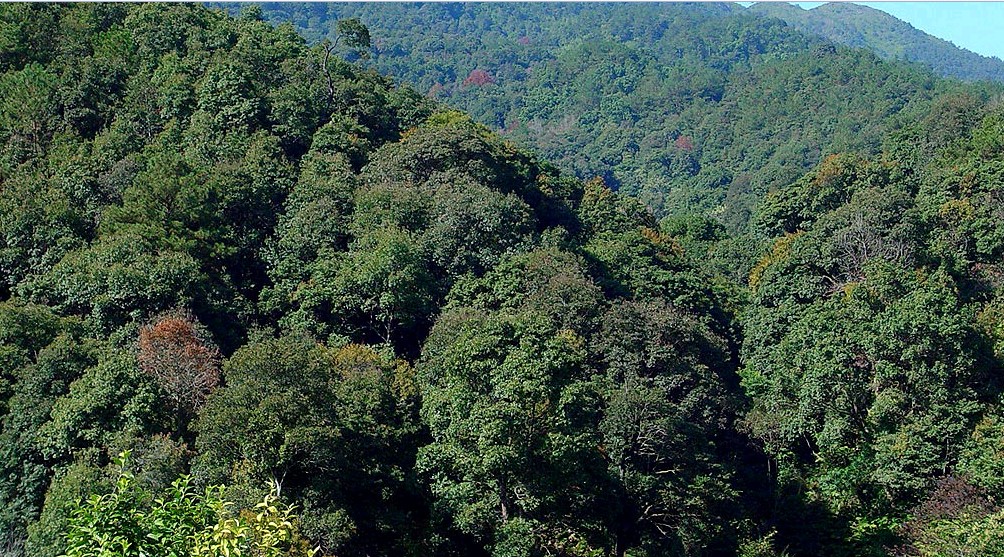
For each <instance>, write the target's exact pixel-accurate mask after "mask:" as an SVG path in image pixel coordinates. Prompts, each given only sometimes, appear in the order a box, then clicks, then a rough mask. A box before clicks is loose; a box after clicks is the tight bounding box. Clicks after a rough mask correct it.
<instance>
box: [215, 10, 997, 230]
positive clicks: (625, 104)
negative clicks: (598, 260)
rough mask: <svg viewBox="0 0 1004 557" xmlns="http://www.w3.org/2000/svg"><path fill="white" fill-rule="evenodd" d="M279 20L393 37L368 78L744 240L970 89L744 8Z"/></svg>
mask: <svg viewBox="0 0 1004 557" xmlns="http://www.w3.org/2000/svg"><path fill="white" fill-rule="evenodd" d="M224 6H227V5H224ZM229 7H230V8H231V9H236V7H235V6H234V5H229ZM262 7H263V10H264V13H265V14H266V17H267V18H268V19H269V20H270V21H273V22H274V23H279V22H292V23H293V24H294V25H295V26H296V28H297V29H298V30H299V31H300V32H301V33H303V34H304V36H305V37H307V38H308V39H310V40H313V41H318V40H321V39H323V38H325V37H327V36H328V35H329V33H331V30H332V29H333V22H334V21H336V20H338V19H343V18H359V19H360V20H361V21H362V22H363V23H364V24H366V25H367V26H368V27H369V28H370V30H371V31H372V33H373V36H374V37H375V39H374V41H373V49H372V52H371V56H370V58H369V60H368V61H364V62H363V63H364V64H365V65H367V66H368V67H372V68H375V69H377V70H378V71H380V72H381V73H384V74H386V75H391V76H394V77H396V78H398V79H400V80H401V81H403V82H405V83H409V84H411V85H413V86H415V87H416V88H418V90H419V91H423V92H427V93H429V94H430V95H431V96H433V97H435V98H438V99H442V100H444V101H446V102H448V103H449V104H451V105H453V106H457V107H459V108H462V109H463V110H465V111H467V112H468V113H470V114H471V115H472V116H473V117H474V119H475V120H477V121H479V122H481V123H483V124H486V125H488V126H489V127H491V128H493V129H495V130H498V131H499V132H500V133H502V134H504V135H505V137H507V138H511V139H512V140H514V141H516V142H517V143H518V144H520V145H522V146H525V147H530V148H532V149H534V150H536V151H537V152H539V153H541V154H542V156H543V157H544V158H546V159H547V160H549V161H551V162H553V163H555V164H557V165H558V166H559V167H560V168H562V169H563V170H565V171H567V172H570V173H573V174H574V175H577V176H578V177H580V178H583V179H589V178H592V177H595V176H600V177H602V178H603V179H604V181H605V183H606V184H607V185H608V186H609V187H611V188H613V189H618V190H621V191H624V192H626V193H628V194H631V195H633V196H636V197H637V198H639V199H641V200H642V201H643V202H644V203H645V204H646V205H648V206H649V207H651V208H652V209H653V210H654V211H655V212H656V215H658V216H660V217H661V216H665V215H683V214H687V213H693V212H700V213H702V214H710V215H713V216H714V217H715V218H716V219H717V220H719V221H721V222H723V223H724V224H725V225H726V226H727V227H728V228H729V230H731V231H739V230H745V229H746V228H747V226H748V221H749V218H750V215H751V214H752V211H753V210H755V207H756V205H757V203H758V202H759V200H760V199H761V198H762V197H763V196H764V195H765V194H766V193H767V192H770V191H775V190H778V189H781V188H783V187H784V186H786V185H787V184H790V183H791V182H793V181H794V180H795V179H797V178H798V177H799V176H801V175H802V174H804V173H805V172H807V171H808V170H810V169H811V168H812V167H813V166H815V165H816V164H818V163H819V162H821V161H822V160H823V158H825V157H826V156H828V155H832V154H838V153H842V152H847V151H853V152H861V153H868V154H871V155H874V154H877V153H878V152H879V150H880V146H881V143H882V139H883V137H884V136H885V134H886V133H887V132H888V131H890V130H892V129H896V128H898V127H899V126H900V125H901V123H902V120H904V119H906V120H911V119H914V118H916V117H917V115H918V114H920V113H923V112H924V111H925V110H926V107H927V106H928V105H929V103H930V102H931V100H932V99H933V98H934V97H936V96H938V95H939V94H942V93H944V92H947V91H950V90H952V89H956V88H959V87H960V86H959V84H957V83H954V82H951V81H945V80H939V79H937V78H936V77H935V75H934V74H933V73H931V72H930V71H929V70H924V69H923V68H922V67H921V66H919V65H909V64H906V63H905V62H904V63H886V62H883V61H882V60H881V59H880V58H879V57H878V56H876V55H874V54H873V53H872V52H869V51H868V50H864V49H853V48H844V47H842V46H835V45H834V44H833V43H830V42H828V41H827V40H826V39H823V38H820V37H819V36H817V35H815V34H812V33H809V34H803V33H802V32H799V31H798V30H796V28H794V27H791V26H789V25H787V24H786V23H785V22H784V21H782V20H780V19H775V18H771V17H763V16H761V15H760V14H759V12H758V11H755V10H753V9H752V8H751V9H746V8H743V7H741V6H739V5H736V4H725V3H700V4H682V3H536V4H534V3H505V4H491V3H465V4H452V3H395V4H391V5H384V4H379V3H349V4H327V3H311V4H279V3H266V4H263V5H262ZM793 9H797V8H793ZM984 88H985V89H986V90H987V92H986V93H985V94H988V95H992V94H999V93H1000V91H1001V87H1000V86H986V87H984ZM966 90H970V91H975V89H974V88H972V87H969V88H966Z"/></svg>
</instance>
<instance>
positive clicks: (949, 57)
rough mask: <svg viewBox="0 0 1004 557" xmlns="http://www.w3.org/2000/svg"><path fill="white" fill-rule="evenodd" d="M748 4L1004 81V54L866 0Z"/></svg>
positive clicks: (865, 44) (966, 74)
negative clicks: (988, 52) (971, 46)
mask: <svg viewBox="0 0 1004 557" xmlns="http://www.w3.org/2000/svg"><path fill="white" fill-rule="evenodd" d="M747 10H748V11H749V12H750V13H754V14H759V15H761V16H766V17H774V18H778V19H781V20H782V21H784V22H786V23H787V24H789V25H791V26H792V27H794V28H795V29H797V30H799V31H802V32H804V33H808V34H811V35H815V36H819V37H823V38H825V39H828V40H830V41H833V42H835V43H838V44H842V45H846V46H850V47H855V48H867V49H869V50H871V51H872V52H875V53H876V54H877V55H878V56H879V57H881V58H883V59H886V60H905V61H908V62H918V63H921V64H924V65H926V66H927V67H929V68H931V69H932V70H934V71H935V72H937V73H938V74H940V75H943V76H946V77H956V78H959V79H963V80H966V81H977V80H991V81H998V82H1000V81H1004V60H1001V59H1000V58H996V57H990V56H983V55H981V54H978V53H976V52H972V51H970V50H968V49H965V48H963V47H960V46H958V45H956V44H954V43H952V42H950V41H947V40H945V39H942V38H940V37H937V36H934V35H931V34H930V33H926V32H924V31H922V30H920V29H917V28H915V27H913V26H912V25H910V24H909V23H908V22H906V21H903V20H901V19H898V18H896V17H895V16H892V15H890V14H887V13H886V12H883V11H881V10H877V9H875V8H870V7H868V6H862V5H859V4H853V3H850V2H829V3H826V4H822V5H820V6H817V7H815V8H812V9H810V10H805V9H802V8H800V7H799V6H796V5H794V4H789V3H784V2H758V3H755V4H753V5H752V6H750V7H749V8H747Z"/></svg>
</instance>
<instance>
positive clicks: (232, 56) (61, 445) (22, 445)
mask: <svg viewBox="0 0 1004 557" xmlns="http://www.w3.org/2000/svg"><path fill="white" fill-rule="evenodd" d="M498 8H499V9H502V8H503V7H502V6H499V7H498ZM437 9H438V8H437ZM702 9H707V10H721V8H716V7H713V6H712V7H708V8H702ZM500 13H502V12H500ZM708 13H713V12H708ZM570 21H571V20H570ZM0 26H2V29H3V33H0V37H3V40H4V41H6V43H5V44H4V46H3V49H2V56H0V71H2V74H0V92H2V93H3V94H2V95H0V136H2V138H3V150H2V152H0V533H2V534H3V536H4V537H3V538H0V541H2V543H3V544H4V546H3V551H4V552H5V553H7V554H9V555H18V556H20V555H29V556H31V557H35V556H39V557H42V556H52V557H56V556H59V555H64V554H65V555H68V556H70V557H83V556H92V555H101V557H109V556H114V557H119V556H122V557H126V556H129V557H133V556H139V555H157V556H160V555H165V556H168V555H173V556H175V557H178V556H185V557H188V556H192V557H194V556H199V557H203V556H209V555H213V556H216V555H219V554H220V552H221V551H223V549H221V548H223V547H227V548H231V549H239V550H240V551H242V553H243V554H245V555H248V554H252V555H269V556H279V555H285V556H294V557H303V556H307V555H312V554H313V555H322V556H334V555H338V556H359V557H362V556H371V557H375V556H412V555H416V556H417V555H440V556H444V557H446V556H454V555H465V556H493V557H516V556H526V557H530V556H534V557H536V556H541V557H542V556H544V555H563V556H599V555H611V556H617V557H622V556H632V557H644V556H652V557H654V556H661V555H688V556H708V555H723V556H724V555H743V556H749V557H753V556H771V555H774V556H780V555H798V556H818V555H835V556H844V555H846V556H851V555H855V556H859V555H904V556H905V555H921V556H924V557H933V556H940V555H946V554H952V555H981V556H988V555H989V556H993V555H999V554H1000V548H1002V547H1004V528H1002V527H1001V524H1002V522H1004V507H1002V506H1001V501H1002V500H1004V491H1002V490H1004V485H1002V483H1001V481H1000V478H1001V477H1002V475H1004V456H1002V455H1004V425H1002V420H1004V417H1002V413H1004V407H1002V403H1001V380H1000V377H1001V372H1002V371H1004V369H1002V368H1004V365H1002V363H1004V325H1002V323H1004V279H1002V277H1004V266H1002V257H1004V225H1002V223H1004V219H1002V218H1001V217H1002V216H1004V214H1002V213H1001V207H1004V193H1002V192H1004V185H1002V184H1004V179H1002V178H1004V177H1002V171H1004V170H1002V169H1004V124H1002V122H1004V108H1002V106H1001V104H1000V103H999V102H993V101H988V99H987V94H986V91H984V90H981V89H978V88H972V89H966V88H965V87H963V86H959V91H957V92H955V93H953V94H940V95H937V96H935V97H934V98H933V101H928V100H926V99H927V96H929V95H933V89H932V90H930V91H928V90H927V89H923V88H922V90H921V92H919V93H918V95H919V98H920V101H917V102H916V103H915V105H914V108H913V109H912V111H911V113H910V114H911V116H910V117H909V118H907V114H902V115H901V116H902V118H903V119H902V121H901V125H899V126H897V129H896V131H895V132H893V133H881V134H880V133H879V130H876V131H875V133H876V134H879V135H878V136H877V139H876V141H877V143H876V145H875V146H874V147H873V148H862V150H861V151H860V152H853V151H848V152H844V153H839V154H835V155H833V156H830V157H827V158H825V159H824V160H823V161H822V163H821V164H819V165H816V166H815V167H814V168H812V169H810V170H809V172H807V173H801V174H799V175H798V176H797V177H796V178H794V179H792V180H791V181H790V182H785V183H783V184H781V185H779V186H778V188H777V189H776V191H774V192H773V193H770V194H767V195H766V196H765V197H764V198H763V200H762V202H760V203H758V207H757V208H756V210H755V211H754V212H753V213H752V215H751V217H750V219H749V223H750V225H749V231H748V232H747V233H744V234H742V235H736V236H730V235H729V234H728V233H727V231H726V230H725V229H724V227H723V226H722V225H721V224H720V223H719V222H718V221H716V220H715V219H714V218H713V215H710V214H709V215H693V214H691V215H687V216H675V217H671V218H666V219H663V220H661V221H657V220H656V218H655V217H654V216H653V213H652V211H651V210H650V209H649V208H647V207H645V205H643V204H642V203H641V202H639V201H638V200H637V199H635V198H632V197H630V196H628V195H625V194H623V193H621V192H615V191H612V190H611V189H609V188H607V187H605V186H604V185H603V184H602V183H601V182H598V181H595V180H590V181H582V180H580V179H578V178H575V177H573V176H571V175H569V174H564V173H562V172H561V171H559V170H558V169H557V167H555V166H552V165H551V164H549V163H547V162H544V160H543V159H542V158H540V157H539V156H538V155H536V154H534V152H531V151H528V150H524V149H522V148H520V147H519V146H518V145H516V144H515V143H513V142H511V141H509V140H507V139H506V138H504V137H503V136H501V135H499V134H497V133H495V132H493V131H492V130H490V129H489V128H488V127H486V126H484V125H481V124H478V123H476V122H475V121H473V120H472V119H471V117H469V116H467V115H465V114H463V113H461V112H457V111H454V110H451V109H449V108H447V107H446V106H444V105H442V104H439V103H438V102H437V101H435V100H430V99H428V98H426V97H425V96H424V95H423V94H421V93H419V92H416V91H415V90H413V89H411V88H409V87H407V86H399V85H395V84H394V83H393V82H392V81H391V80H390V79H389V78H385V77H381V76H380V75H379V74H377V73H374V72H373V71H370V70H366V69H363V68H362V67H361V66H360V65H358V64H354V63H352V62H349V61H347V60H355V59H357V58H358V56H359V55H360V53H361V52H365V46H366V32H365V30H364V29H363V28H362V27H360V26H359V25H358V22H356V21H351V20H343V21H342V25H340V26H339V34H338V36H337V37H336V38H337V43H336V44H331V45H327V48H326V46H325V45H317V46H309V45H308V43H307V42H306V41H305V40H304V39H303V38H301V37H299V36H298V35H296V34H295V33H294V32H293V29H292V27H291V26H279V27H278V28H276V27H273V26H272V25H270V24H269V23H267V22H266V21H265V20H264V18H263V16H262V13H261V12H260V11H259V10H258V9H256V8H254V7H249V8H248V9H247V10H245V11H244V12H243V13H242V14H241V15H240V16H238V17H231V16H229V15H227V14H226V13H224V12H223V11H214V10H210V9H206V8H204V7H201V6H197V5H191V4H186V5H169V4H135V5H130V4H64V5H55V4H48V5H47V4H6V5H3V6H0ZM374 35H375V33H374ZM765 48H767V47H765ZM771 48H772V47H771ZM827 52H829V53H830V54H833V53H832V52H830V51H829V50H827V49H824V50H823V54H822V55H823V56H824V57H825V56H828V55H830V54H826V53H827ZM852 54H853V53H852ZM856 56H858V55H857V54H854V55H853V56H852V58H851V59H853V60H859V61H860V60H864V62H862V63H863V64H865V65H864V66H862V67H863V68H865V69H867V68H886V67H891V66H886V65H884V64H882V63H879V62H877V61H875V60H874V59H873V58H867V57H865V58H856ZM869 60H870V61H869ZM852 67H856V66H852ZM896 67H898V66H896ZM798 68H799V66H798V64H794V65H793V66H792V70H791V71H792V72H793V73H794V74H798V72H799V71H800V70H798ZM779 71H780V70H779ZM847 71H848V72H850V69H847ZM904 71H906V70H904ZM913 75H914V74H909V75H908V77H909V76H913ZM846 77H847V78H848V79H864V78H863V77H861V76H858V75H857V74H853V73H849V74H848V75H847V76H846ZM910 79H913V77H910ZM802 84H803V82H802V81H800V80H797V79H793V80H792V81H791V82H790V85H787V86H786V87H790V89H786V90H785V92H781V91H779V92H777V93H776V95H777V98H778V99H781V98H785V99H787V98H789V97H791V96H797V95H799V94H800V92H801V91H802V89H801V87H802V86H803V85H802ZM925 91H926V92H925ZM902 100H903V102H905V103H906V105H910V104H911V103H913V100H911V99H909V98H907V99H902ZM790 102H794V101H790ZM875 102H876V104H881V103H885V102H891V101H889V100H888V99H885V98H882V99H879V100H877V101H875ZM792 106H793V107H794V106H795V105H792ZM750 125H751V126H752V127H751V128H750V129H751V130H753V129H756V127H757V126H755V125H752V124H750ZM211 486H223V487H221V488H213V487H211ZM88 497H89V498H88ZM290 505H292V508H291V507H290ZM966 552H968V553H966Z"/></svg>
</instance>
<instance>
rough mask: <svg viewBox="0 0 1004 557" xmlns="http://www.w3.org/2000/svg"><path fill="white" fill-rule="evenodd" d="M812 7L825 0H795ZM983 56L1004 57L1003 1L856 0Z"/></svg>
mask: <svg viewBox="0 0 1004 557" xmlns="http://www.w3.org/2000/svg"><path fill="white" fill-rule="evenodd" d="M795 3H796V4H798V5H799V6H802V7H803V8H812V7H815V6H818V5H820V4H822V3H823V2H795ZM855 4H862V5H865V6H868V7H871V8H875V9H878V10H882V11H884V12H886V13H888V14H892V15H894V16H896V17H897V18H899V19H902V20H903V21H906V22H907V23H909V24H910V25H913V26H914V27H916V28H917V29H920V30H921V31H924V32H926V33H930V34H931V35H934V36H935V37H940V38H942V39H945V40H947V41H951V42H953V43H955V44H956V45H958V46H961V47H963V48H967V49H969V50H972V51H973V52H977V53H979V54H983V55H984V56H996V57H998V58H1001V59H1004V2H855Z"/></svg>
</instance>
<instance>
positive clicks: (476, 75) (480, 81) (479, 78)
mask: <svg viewBox="0 0 1004 557" xmlns="http://www.w3.org/2000/svg"><path fill="white" fill-rule="evenodd" d="M489 83H495V79H494V78H493V77H492V76H491V74H489V73H488V72H486V71H484V70H471V73H469V74H468V75H467V79H465V80H464V87H467V86H469V85H477V86H478V87H481V86H482V85H488V84H489Z"/></svg>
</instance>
